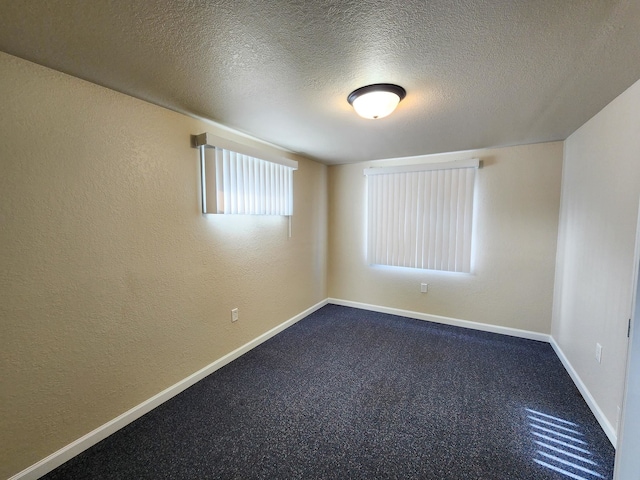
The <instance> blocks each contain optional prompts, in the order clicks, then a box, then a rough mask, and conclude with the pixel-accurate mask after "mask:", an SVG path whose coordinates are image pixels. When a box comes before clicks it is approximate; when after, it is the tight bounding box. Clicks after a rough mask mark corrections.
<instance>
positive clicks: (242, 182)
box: [215, 147, 294, 215]
mask: <svg viewBox="0 0 640 480" xmlns="http://www.w3.org/2000/svg"><path fill="white" fill-rule="evenodd" d="M293 170H294V169H293V168H292V167H289V166H286V165H280V164H277V163H273V162H268V161H266V160H261V159H259V158H255V157H251V156H249V155H244V154H241V153H237V152H233V151H231V150H227V149H224V148H220V147H215V177H216V209H217V213H225V214H245V215H292V214H293Z"/></svg>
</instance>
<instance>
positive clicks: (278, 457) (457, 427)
mask: <svg viewBox="0 0 640 480" xmlns="http://www.w3.org/2000/svg"><path fill="white" fill-rule="evenodd" d="M613 459H614V450H613V448H612V446H611V444H610V443H609V441H608V440H607V438H606V436H605V434H604V433H603V431H602V430H601V428H600V426H599V425H598V423H597V421H596V420H595V418H594V417H593V415H592V414H591V411H590V410H589V408H588V407H587V405H586V404H585V402H584V400H583V399H582V397H581V396H580V394H579V392H578V390H577V389H576V387H575V386H574V384H573V383H572V381H571V379H570V378H569V376H568V374H567V373H566V371H565V370H564V368H563V367H562V364H561V363H560V361H559V360H558V358H557V356H556V355H555V353H554V352H553V350H552V348H551V347H550V346H549V345H548V344H546V343H542V342H535V341H531V340H523V339H517V338H513V337H507V336H502V335H496V334H491V333H485V332H478V331H473V330H467V329H462V328H457V327H449V326H443V325H438V324H434V323H429V322H423V321H419V320H412V319H407V318H402V317H397V316H393V315H385V314H379V313H373V312H367V311H362V310H357V309H352V308H346V307H339V306H334V305H328V306H326V307H324V308H322V309H320V310H319V311H317V312H316V313H314V314H312V315H311V316H309V317H307V318H306V319H304V320H303V321H301V322H299V323H298V324H296V325H294V326H292V327H291V328H289V329H287V330H286V331H284V332H282V333H280V334H279V335H277V336H276V337H274V338H272V339H271V340H269V341H267V342H265V343H264V344H262V345H260V346H259V347H257V348H255V349H254V350H252V351H251V352H249V353H247V354H246V355H244V356H242V357H241V358H239V359H237V360H236V361H234V362H232V363H230V364H229V365H227V366H226V367H224V368H222V369H220V370H218V371H217V372H215V373H213V374H212V375H210V376H208V377H207V378H205V379H204V380H202V381H201V382H199V383H198V384H196V385H194V386H193V387H191V388H189V389H188V390H185V391H184V392H183V393H181V394H180V395H178V396H176V397H174V398H173V399H171V400H170V401H168V402H166V403H164V404H163V405H161V406H160V407H158V408H157V409H155V410H154V411H152V412H150V413H148V414H147V415H145V416H143V417H141V418H140V419H138V420H137V421H135V422H133V423H132V424H130V425H128V426H127V427H125V428H124V429H122V430H120V431H119V432H117V433H115V434H113V435H112V436H110V437H109V438H107V439H105V440H104V441H102V442H100V443H99V444H97V445H96V446H94V447H93V448H91V449H89V450H87V451H86V452H84V453H82V454H80V455H79V456H77V457H76V458H74V459H72V460H70V461H69V462H67V463H66V464H64V465H62V466H61V467H59V468H58V469H56V470H54V471H53V472H51V473H50V474H49V475H47V476H46V477H44V478H46V479H49V480H54V479H127V480H129V479H205V478H206V479H208V478H216V479H217V478H220V479H303V478H304V479H322V478H326V479H356V478H367V479H368V478H371V479H387V478H397V479H418V478H419V479H438V480H443V479H483V480H486V479H536V480H540V479H567V478H573V479H577V480H580V479H599V478H605V479H610V478H612V471H613ZM563 472H564V473H563Z"/></svg>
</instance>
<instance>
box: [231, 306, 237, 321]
mask: <svg viewBox="0 0 640 480" xmlns="http://www.w3.org/2000/svg"><path fill="white" fill-rule="evenodd" d="M231 321H232V322H237V321H238V309H237V308H234V309H233V310H231Z"/></svg>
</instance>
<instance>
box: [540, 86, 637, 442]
mask: <svg viewBox="0 0 640 480" xmlns="http://www.w3.org/2000/svg"><path fill="white" fill-rule="evenodd" d="M639 112H640V81H639V82H637V83H636V84H634V85H633V86H631V87H630V88H629V89H628V90H627V91H626V92H624V93H623V94H621V95H620V96H619V97H618V98H616V99H615V100H614V101H613V102H611V103H610V104H609V105H608V106H606V107H605V108H604V109H603V110H602V111H601V112H599V113H598V114H597V115H596V116H595V117H593V118H592V119H591V120H589V121H588V122H587V123H585V124H584V125H583V126H582V127H581V128H580V129H578V130H577V131H576V132H575V133H574V134H572V135H571V136H570V137H569V138H568V139H567V140H566V141H565V147H564V167H563V168H564V172H563V181H562V203H561V214H560V226H559V235H558V253H557V265H556V286H555V292H554V303H553V325H552V335H553V338H554V339H555V341H556V343H557V344H558V346H559V347H560V349H561V350H562V352H563V353H564V355H565V356H566V358H567V360H568V361H569V363H570V364H571V366H572V367H573V369H574V370H575V372H576V373H577V374H578V376H579V377H580V379H581V381H582V382H583V383H584V385H585V387H586V388H587V389H588V391H589V393H590V394H591V396H592V397H593V399H594V400H595V402H596V403H597V407H598V408H599V409H600V410H601V411H602V413H603V415H604V417H605V418H606V421H607V422H609V424H610V426H609V429H610V430H612V431H615V430H616V428H617V427H616V423H617V407H618V406H620V405H621V402H622V394H623V383H624V374H625V365H626V353H627V336H626V334H627V321H628V319H629V317H630V315H631V302H632V278H633V273H634V271H633V270H634V265H633V258H634V246H635V236H636V222H637V215H638V199H639V198H640V113H639ZM596 343H600V344H601V345H602V347H603V350H602V363H598V362H597V361H596V359H595V349H596ZM605 427H606V425H605Z"/></svg>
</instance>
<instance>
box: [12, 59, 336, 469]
mask: <svg viewBox="0 0 640 480" xmlns="http://www.w3.org/2000/svg"><path fill="white" fill-rule="evenodd" d="M0 72H2V73H1V74H0V105H2V113H1V114H0V196H1V198H2V202H1V204H0V245H1V246H2V247H1V248H0V265H1V268H0V325H2V327H1V334H0V367H1V371H2V374H1V375H0V382H1V385H0V387H1V388H0V425H1V427H0V478H7V477H8V476H10V475H12V474H15V473H17V472H18V471H20V470H22V469H24V468H26V467H28V466H30V465H32V464H33V463H35V462H37V461H39V460H41V459H42V458H44V457H46V456H47V455H49V454H51V453H53V452H54V451H56V450H58V449H60V448H62V447H64V446H66V445H67V444H69V443H71V442H72V441H74V440H76V439H78V438H79V437H81V436H82V435H84V434H86V433H88V432H89V431H91V430H93V429H94V428H97V427H99V426H101V425H103V424H105V423H106V422H108V421H110V420H112V419H113V418H115V417H116V416H118V415H120V414H121V413H123V412H125V411H127V410H128V409H130V408H131V407H134V406H136V405H138V404H140V403H141V402H143V401H145V400H147V399H149V398H150V397H152V396H153V395H155V394H157V393H158V392H160V391H161V390H163V389H165V388H167V387H169V386H171V385H173V384H175V383H176V382H178V381H180V380H182V379H184V378H185V377H187V376H188V375H191V374H192V373H194V372H196V371H197V370H199V369H201V368H202V367H204V366H206V365H208V364H210V363H212V362H213V361H215V360H217V359H219V358H220V357H222V356H223V355H225V354H227V353H229V352H231V351H232V350H234V349H236V348H238V347H240V346H241V345H244V344H245V343H247V342H249V341H250V340H253V339H254V338H256V337H258V336H259V335H261V334H263V333H264V332H266V331H268V330H270V329H271V328H273V327H275V326H276V325H279V324H281V323H282V322H284V321H286V320H288V319H290V318H292V317H294V316H295V315H297V314H299V313H300V312H302V311H304V310H306V309H307V308H309V307H311V306H313V305H315V304H316V303H318V302H320V301H322V300H324V299H325V298H326V296H327V290H326V255H327V253H326V252H327V241H326V240H327V233H326V227H327V199H326V194H327V187H326V171H327V168H326V167H325V166H324V165H321V164H319V163H316V162H312V161H310V160H307V159H304V158H301V157H297V158H295V159H296V160H298V161H299V169H298V170H297V171H296V172H295V173H294V196H295V197H294V201H295V207H294V208H295V213H294V219H293V235H292V238H288V223H287V220H286V218H285V217H246V216H242V217H241V216H238V217H230V216H222V215H219V216H209V217H204V216H203V215H202V214H201V213H200V199H199V169H198V165H199V164H198V152H197V150H195V149H193V148H191V146H190V135H191V134H197V133H201V132H203V131H210V132H212V133H217V134H219V135H222V136H227V137H229V138H232V139H235V140H236V141H238V142H248V143H250V144H252V145H254V146H256V145H257V143H256V142H253V141H251V140H248V139H246V138H244V137H241V136H238V135H234V134H232V133H229V132H227V131H224V130H221V129H218V128H216V127H215V126H213V125H211V124H208V123H205V122H202V121H198V120H195V119H192V118H188V117H186V116H184V115H180V114H177V113H175V112H171V111H168V110H165V109H163V108H160V107H157V106H154V105H151V104H149V103H146V102H143V101H140V100H137V99H134V98H131V97H128V96H126V95H122V94H119V93H116V92H113V91H111V90H107V89H105V88H102V87H99V86H97V85H94V84H90V83H88V82H84V81H82V80H79V79H77V78H73V77H70V76H67V75H64V74H61V73H58V72H55V71H53V70H50V69H47V68H44V67H41V66H38V65H35V64H32V63H29V62H26V61H24V60H20V59H18V58H15V57H12V56H10V55H6V54H4V53H0ZM262 148H266V147H262ZM280 153H282V152H280ZM234 307H238V308H239V309H240V320H239V321H238V322H237V323H233V324H232V323H231V322H230V311H231V309H232V308H234Z"/></svg>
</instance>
